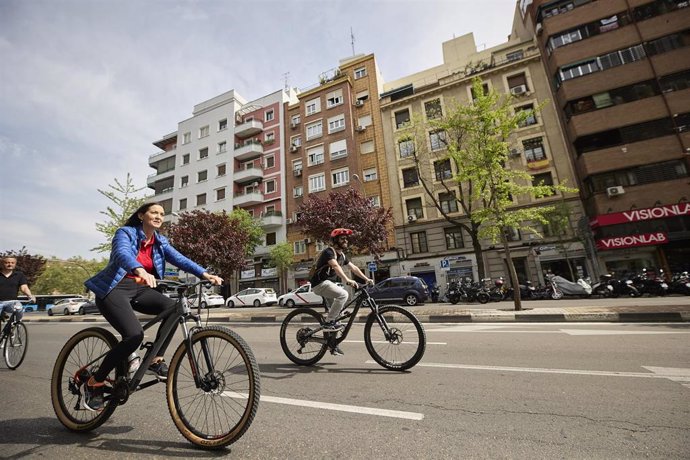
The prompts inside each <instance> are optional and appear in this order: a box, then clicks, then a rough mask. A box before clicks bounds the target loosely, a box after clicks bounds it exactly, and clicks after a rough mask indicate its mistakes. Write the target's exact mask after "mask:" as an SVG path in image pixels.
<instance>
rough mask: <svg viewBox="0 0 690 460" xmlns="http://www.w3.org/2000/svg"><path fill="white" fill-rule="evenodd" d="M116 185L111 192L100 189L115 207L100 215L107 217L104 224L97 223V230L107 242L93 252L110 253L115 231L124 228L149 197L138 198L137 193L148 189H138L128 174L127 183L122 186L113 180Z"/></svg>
mask: <svg viewBox="0 0 690 460" xmlns="http://www.w3.org/2000/svg"><path fill="white" fill-rule="evenodd" d="M113 180H114V181H115V185H112V184H111V185H108V188H109V189H110V190H101V189H98V193H100V194H101V195H103V196H104V197H106V198H108V200H110V201H111V202H112V203H113V206H108V207H107V208H106V210H105V211H101V212H100V213H101V214H103V215H104V216H106V217H107V220H106V221H104V222H98V223H96V230H98V231H99V232H100V233H102V234H103V236H104V237H105V242H103V243H101V244H99V245H98V246H96V247H95V248H92V249H91V250H92V251H96V252H108V251H110V247H111V243H112V239H113V236H115V231H116V230H117V229H118V228H120V227H122V226H123V225H124V224H125V222H126V221H127V219H128V218H129V216H131V215H132V213H134V211H136V210H137V209H139V206H141V205H142V204H144V203H145V202H146V200H147V199H148V197H146V196H143V197H139V196H136V194H137V193H139V192H140V191H142V190H144V189H145V188H146V187H141V188H136V186H135V185H134V182H133V180H132V176H131V175H130V174H129V173H127V178H126V179H125V183H124V184H122V183H121V182H120V181H119V180H117V178H115V179H113Z"/></svg>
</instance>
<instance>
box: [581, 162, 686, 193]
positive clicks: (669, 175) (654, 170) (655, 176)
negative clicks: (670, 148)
mask: <svg viewBox="0 0 690 460" xmlns="http://www.w3.org/2000/svg"><path fill="white" fill-rule="evenodd" d="M687 176H688V172H687V168H686V167H685V164H683V162H681V161H678V160H674V161H666V162H663V163H652V164H647V165H644V166H636V167H633V168H628V169H620V170H617V171H609V172H606V173H603V174H596V175H592V176H590V177H589V178H588V179H586V180H585V182H586V183H587V188H588V190H589V191H590V192H592V193H596V192H603V191H605V190H606V189H607V188H608V187H615V186H617V185H622V186H631V185H638V184H653V183H655V182H662V181H669V180H675V179H681V178H683V177H687Z"/></svg>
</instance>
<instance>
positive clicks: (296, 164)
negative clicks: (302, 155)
mask: <svg viewBox="0 0 690 460" xmlns="http://www.w3.org/2000/svg"><path fill="white" fill-rule="evenodd" d="M292 170H293V171H302V160H295V161H293V162H292Z"/></svg>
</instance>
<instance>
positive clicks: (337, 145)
mask: <svg viewBox="0 0 690 460" xmlns="http://www.w3.org/2000/svg"><path fill="white" fill-rule="evenodd" d="M328 151H329V152H330V154H331V160H335V159H337V158H342V157H345V156H347V141H346V140H345V139H341V140H339V141H335V142H331V144H330V145H329V146H328Z"/></svg>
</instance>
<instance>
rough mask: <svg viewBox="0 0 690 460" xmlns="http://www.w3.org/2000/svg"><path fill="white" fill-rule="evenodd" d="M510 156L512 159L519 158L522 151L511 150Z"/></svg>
mask: <svg viewBox="0 0 690 460" xmlns="http://www.w3.org/2000/svg"><path fill="white" fill-rule="evenodd" d="M510 156H511V157H519V156H520V151H519V150H518V149H510Z"/></svg>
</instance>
